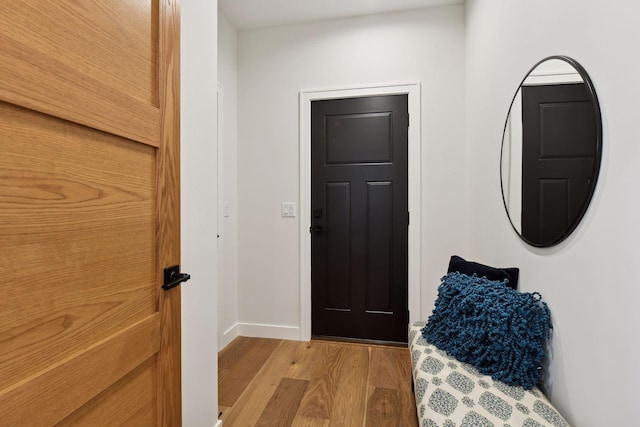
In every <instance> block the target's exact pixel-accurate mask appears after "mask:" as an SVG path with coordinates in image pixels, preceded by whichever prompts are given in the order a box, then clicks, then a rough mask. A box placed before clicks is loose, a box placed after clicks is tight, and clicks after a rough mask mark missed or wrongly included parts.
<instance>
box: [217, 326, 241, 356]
mask: <svg viewBox="0 0 640 427" xmlns="http://www.w3.org/2000/svg"><path fill="white" fill-rule="evenodd" d="M238 330H239V326H238V324H237V323H236V324H235V325H233V326H232V327H230V328H229V329H227V330H226V331H224V333H223V334H222V338H221V339H220V342H218V351H220V350H222V349H223V348H225V347H226V346H227V345H229V343H230V342H231V341H233V340H234V339H236V337H238V336H239V335H240V333H239V332H238Z"/></svg>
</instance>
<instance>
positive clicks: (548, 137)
mask: <svg viewBox="0 0 640 427" xmlns="http://www.w3.org/2000/svg"><path fill="white" fill-rule="evenodd" d="M601 156H602V121H601V117H600V106H599V104H598V98H597V97H596V92H595V90H594V88H593V84H592V83H591V80H590V79H589V76H588V75H587V73H586V72H585V70H584V69H583V68H582V67H581V66H580V64H578V63H577V62H576V61H574V60H573V59H571V58H567V57H564V56H552V57H549V58H546V59H543V60H542V61H540V62H539V63H537V64H536V65H535V66H534V67H533V68H532V69H531V71H529V73H528V74H527V76H526V77H525V78H524V80H522V83H520V86H519V87H518V90H517V91H516V94H515V96H514V97H513V101H512V102H511V107H510V109H509V114H508V115H507V121H506V123H505V127H504V134H503V137H502V153H501V159H500V166H501V170H500V180H501V185H502V199H503V201H504V206H505V208H506V210H507V215H508V216H509V220H510V221H511V225H513V228H514V230H515V231H516V232H517V233H518V235H519V236H520V237H521V238H522V239H523V240H524V241H525V242H527V243H529V244H530V245H533V246H538V247H549V246H553V245H556V244H558V243H560V242H561V241H563V240H564V239H566V238H567V236H569V235H570V234H571V232H572V231H573V230H574V229H575V228H576V227H577V226H578V223H579V222H580V220H581V219H582V217H583V216H584V214H585V212H586V210H587V207H588V206H589V201H590V200H591V197H592V195H593V192H594V190H595V186H596V181H597V179H598V171H599V170H600V158H601Z"/></svg>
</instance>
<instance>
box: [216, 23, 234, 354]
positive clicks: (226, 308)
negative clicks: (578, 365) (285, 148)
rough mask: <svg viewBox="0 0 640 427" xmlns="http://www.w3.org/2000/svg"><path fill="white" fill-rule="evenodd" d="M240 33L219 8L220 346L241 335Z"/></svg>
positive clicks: (220, 347)
mask: <svg viewBox="0 0 640 427" xmlns="http://www.w3.org/2000/svg"><path fill="white" fill-rule="evenodd" d="M237 52H238V36H237V32H236V30H235V28H234V27H233V25H232V24H231V23H230V22H229V20H228V19H227V17H226V16H224V14H222V13H221V12H220V11H218V82H219V83H220V84H221V86H222V91H223V93H224V95H223V112H222V116H223V127H222V129H223V138H222V145H223V150H222V152H223V163H224V165H223V181H224V182H223V186H224V188H223V193H224V195H223V199H224V201H225V202H226V203H227V204H228V212H229V215H228V216H226V217H224V218H223V221H222V230H221V232H220V236H221V237H220V239H219V243H220V244H221V246H220V248H222V250H223V254H222V258H223V265H222V266H220V267H221V269H222V280H221V282H220V283H219V284H218V290H219V292H218V298H219V300H218V311H219V315H218V320H219V322H220V323H219V325H218V348H219V349H222V348H224V347H225V346H226V345H227V344H228V343H229V342H231V341H232V340H233V339H234V338H235V337H236V336H238V328H237V323H238V215H237V213H238V197H237V194H238V136H237V135H238V53H237Z"/></svg>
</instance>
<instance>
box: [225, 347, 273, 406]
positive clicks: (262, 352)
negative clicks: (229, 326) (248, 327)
mask: <svg viewBox="0 0 640 427" xmlns="http://www.w3.org/2000/svg"><path fill="white" fill-rule="evenodd" d="M281 342H282V341H281V340H274V339H267V338H252V339H246V338H244V337H238V338H237V339H236V340H234V342H232V343H231V344H229V346H228V347H227V348H225V350H226V351H225V350H223V352H221V354H220V357H219V358H218V363H219V365H220V368H221V370H222V372H223V375H221V376H220V378H218V394H219V396H220V398H219V399H218V404H220V405H222V406H233V405H234V404H235V402H236V401H237V400H238V398H239V397H240V395H241V394H242V392H243V391H244V390H245V389H246V388H247V386H248V385H249V383H250V382H251V381H252V380H253V378H254V377H255V375H256V374H257V373H258V371H259V370H260V369H261V368H262V366H263V365H264V363H265V362H266V360H267V359H269V357H270V356H271V355H272V354H273V351H274V350H275V349H276V348H277V347H278V345H279V344H280V343H281ZM227 349H228V350H227Z"/></svg>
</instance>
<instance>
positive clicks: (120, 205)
mask: <svg viewBox="0 0 640 427" xmlns="http://www.w3.org/2000/svg"><path fill="white" fill-rule="evenodd" d="M25 129H30V131H29V132H25ZM0 133H1V134H2V135H3V139H2V140H0V151H1V152H2V153H3V156H0V176H1V177H2V185H0V235H2V236H3V242H2V243H3V244H2V246H0V259H1V260H2V261H1V262H2V264H3V271H11V272H12V274H11V278H12V279H11V280H10V281H2V282H1V283H0V292H1V293H2V294H3V298H2V300H1V301H0V389H3V388H5V387H7V386H8V385H10V384H12V383H14V382H15V381H19V380H22V379H24V378H26V377H29V376H31V375H34V374H35V373H37V372H38V371H39V370H41V369H43V368H44V367H46V366H47V365H48V364H50V363H52V362H53V363H55V362H56V361H60V360H62V359H64V358H65V357H68V356H69V355H70V354H73V353H74V352H77V351H79V350H80V349H82V348H84V347H86V346H87V345H90V344H91V343H94V342H95V341H96V340H100V339H103V338H105V337H107V336H109V335H110V334H112V333H114V332H116V331H117V330H118V329H119V328H122V327H126V326H127V325H130V324H132V323H134V322H136V321H138V320H140V319H142V318H144V317H145V316H148V315H150V314H152V313H153V312H155V310H156V296H155V294H156V289H155V286H156V269H155V257H156V249H155V240H156V235H155V225H154V223H155V210H156V190H155V176H156V168H155V162H156V159H155V149H154V148H153V147H149V146H146V145H141V144H138V143H134V142H131V141H127V140H123V139H122V138H119V137H117V136H113V135H108V134H105V133H103V132H99V131H96V130H93V129H90V128H86V127H83V126H80V125H74V124H72V123H70V122H67V121H64V120H60V119H56V118H53V117H48V116H45V115H43V114H40V113H35V112H32V111H28V110H24V109H22V108H20V107H15V106H11V105H9V104H4V103H0ZM123 158H126V159H127V162H123V161H122V159H123ZM91 159H96V160H97V159H100V162H97V161H95V162H92V161H91ZM107 272H109V274H106V273H107ZM88 283H90V284H91V286H90V287H87V284H88ZM15 364H19V365H20V366H22V369H20V370H16V369H15V367H14V365H15Z"/></svg>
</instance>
